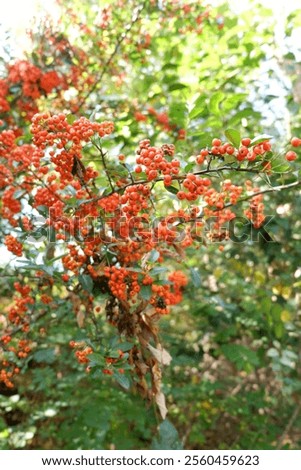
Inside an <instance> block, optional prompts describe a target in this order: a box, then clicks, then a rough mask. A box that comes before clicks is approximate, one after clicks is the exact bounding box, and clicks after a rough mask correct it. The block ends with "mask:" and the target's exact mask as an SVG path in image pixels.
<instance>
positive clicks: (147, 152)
mask: <svg viewBox="0 0 301 470" xmlns="http://www.w3.org/2000/svg"><path fill="white" fill-rule="evenodd" d="M174 151H175V148H174V146H173V145H165V146H162V147H160V148H158V147H152V146H151V145H150V141H149V140H148V139H145V140H142V141H141V142H140V144H139V149H138V150H137V154H138V157H137V158H136V163H138V166H136V168H135V172H136V173H141V172H142V171H145V173H146V175H147V179H148V181H152V180H154V179H156V178H157V177H158V175H159V174H160V173H162V174H163V175H166V176H168V178H166V184H170V181H171V180H170V176H172V175H177V174H178V173H179V167H180V162H179V160H177V159H171V160H170V161H169V160H167V158H166V156H169V157H172V156H173V155H174ZM143 167H144V168H143Z"/></svg>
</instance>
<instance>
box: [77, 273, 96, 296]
mask: <svg viewBox="0 0 301 470" xmlns="http://www.w3.org/2000/svg"><path fill="white" fill-rule="evenodd" d="M78 280H79V282H80V284H81V286H82V287H83V288H84V289H85V290H86V291H87V292H89V293H90V294H91V293H92V290H93V279H92V278H91V276H89V274H80V275H79V276H78Z"/></svg>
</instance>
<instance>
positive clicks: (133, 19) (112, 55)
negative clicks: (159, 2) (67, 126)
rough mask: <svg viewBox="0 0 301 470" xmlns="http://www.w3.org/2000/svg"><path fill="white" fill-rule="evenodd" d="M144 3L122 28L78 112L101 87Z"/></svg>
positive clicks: (80, 103)
mask: <svg viewBox="0 0 301 470" xmlns="http://www.w3.org/2000/svg"><path fill="white" fill-rule="evenodd" d="M146 3H147V2H146V1H144V2H143V3H142V5H140V6H138V7H137V8H136V10H135V12H134V15H133V16H132V20H131V22H130V23H129V24H128V25H127V26H126V27H125V28H124V31H123V33H122V34H121V35H120V37H119V39H118V40H117V42H116V45H115V47H114V50H113V52H112V54H111V55H110V56H109V57H108V59H107V61H106V62H105V63H104V64H103V65H102V72H101V74H100V75H99V77H98V78H97V80H95V82H94V84H93V85H92V86H91V88H90V90H89V91H88V93H87V94H86V95H85V96H84V97H83V99H82V100H81V101H80V102H79V105H78V110H79V109H80V108H81V107H82V106H83V105H84V104H85V102H86V101H87V99H88V98H89V96H90V95H91V94H92V93H94V92H95V91H96V90H97V88H98V87H99V86H100V85H101V81H102V79H103V77H104V75H105V74H106V72H107V68H108V67H109V65H110V64H111V62H112V60H113V59H114V57H115V55H116V54H117V52H118V49H119V47H120V45H121V43H122V42H123V41H124V40H125V39H126V37H127V34H128V33H129V32H130V31H131V29H132V27H133V26H134V24H135V23H136V22H137V21H138V20H139V17H140V13H141V12H142V10H143V9H144V8H145V5H146Z"/></svg>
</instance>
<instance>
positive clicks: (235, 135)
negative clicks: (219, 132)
mask: <svg viewBox="0 0 301 470" xmlns="http://www.w3.org/2000/svg"><path fill="white" fill-rule="evenodd" d="M225 136H226V137H227V139H228V140H229V141H230V142H231V144H233V145H234V147H239V146H240V141H241V135H240V132H239V131H237V130H236V129H227V130H226V131H225Z"/></svg>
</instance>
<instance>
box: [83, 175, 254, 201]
mask: <svg viewBox="0 0 301 470" xmlns="http://www.w3.org/2000/svg"><path fill="white" fill-rule="evenodd" d="M220 171H235V172H247V173H255V174H259V173H260V170H256V169H254V168H253V169H252V168H240V167H232V166H221V167H219V168H213V169H206V170H201V171H196V172H195V173H193V174H194V175H196V176H200V175H207V174H209V173H218V172H220ZM186 177H187V175H186V174H184V175H180V176H176V175H174V176H173V177H172V179H173V181H174V180H175V181H182V180H184V179H185V178H186ZM160 181H161V182H162V181H164V178H156V179H155V180H152V181H148V180H137V181H133V182H131V183H128V184H125V185H124V186H122V187H121V188H117V189H115V190H112V191H111V192H109V193H107V194H102V195H101V196H96V197H94V198H93V199H88V200H87V201H83V202H81V203H80V204H79V207H80V206H83V205H86V204H91V203H93V202H97V201H100V200H101V199H104V198H106V197H108V196H112V194H114V193H120V192H123V191H124V190H125V189H126V188H128V187H129V186H136V185H138V184H150V183H152V184H156V183H159V182H160Z"/></svg>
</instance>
